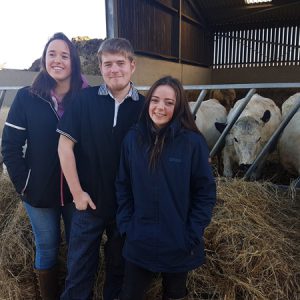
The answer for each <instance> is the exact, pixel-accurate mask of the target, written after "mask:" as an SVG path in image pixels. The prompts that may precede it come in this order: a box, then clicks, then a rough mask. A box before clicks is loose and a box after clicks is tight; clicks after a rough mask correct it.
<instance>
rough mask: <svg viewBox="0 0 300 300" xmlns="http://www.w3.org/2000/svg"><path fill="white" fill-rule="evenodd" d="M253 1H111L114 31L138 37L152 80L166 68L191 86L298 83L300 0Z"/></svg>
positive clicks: (109, 20)
mask: <svg viewBox="0 0 300 300" xmlns="http://www.w3.org/2000/svg"><path fill="white" fill-rule="evenodd" d="M247 2H250V0H247V1H246V0H201V1H198V0H155V1H154V0H151V1H149V0H131V1H120V0H115V1H108V0H107V1H106V5H107V8H108V9H107V18H106V21H107V33H108V36H120V37H124V38H128V39H129V40H130V41H132V43H133V46H134V48H135V49H136V52H137V54H139V55H141V61H142V64H143V65H145V68H147V75H149V77H150V78H149V80H150V79H151V77H155V74H158V76H160V75H162V74H163V73H164V71H165V70H166V69H167V70H168V71H170V72H172V73H173V74H175V75H176V76H177V77H179V78H180V79H181V80H182V81H183V83H185V84H220V83H231V84H232V83H257V82H298V78H299V77H298V74H299V65H300V52H299V45H300V26H299V24H300V2H299V1H297V0H273V1H258V0H254V1H252V2H254V3H249V4H248V3H247ZM147 58H148V59H147ZM150 58H156V59H157V60H153V59H152V60H151V59H150ZM229 70H230V72H228V71H229ZM142 71H143V72H144V69H143V70H142ZM153 73H154V74H153ZM141 75H142V74H138V76H137V77H138V78H139V79H140V78H141ZM139 84H147V82H145V83H143V82H141V83H139Z"/></svg>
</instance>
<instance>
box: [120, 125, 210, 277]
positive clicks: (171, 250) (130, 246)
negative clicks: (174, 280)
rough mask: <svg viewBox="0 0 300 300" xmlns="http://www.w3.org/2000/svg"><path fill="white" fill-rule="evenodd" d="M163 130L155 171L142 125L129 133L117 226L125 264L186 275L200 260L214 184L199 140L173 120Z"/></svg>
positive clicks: (205, 151) (121, 166)
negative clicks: (120, 236)
mask: <svg viewBox="0 0 300 300" xmlns="http://www.w3.org/2000/svg"><path fill="white" fill-rule="evenodd" d="M167 130H168V131H167V138H166V140H165V145H164V148H163V150H162V153H161V156H160V159H159V161H158V164H157V166H156V168H155V169H154V170H150V169H149V166H148V156H149V146H150V145H149V143H148V142H147V137H146V128H145V126H144V124H142V123H139V124H138V125H137V126H135V127H134V128H133V129H131V130H130V131H129V133H128V134H127V136H126V138H125V140H124V143H123V147H122V154H121V160H120V168H119V173H118V177H117V180H116V190H117V202H118V212H117V224H118V227H119V230H120V233H121V234H122V235H126V240H125V245H124V249H123V255H124V257H125V258H126V259H127V260H128V261H131V262H132V263H135V264H137V265H139V266H141V267H143V268H145V269H147V270H150V271H152V272H185V271H189V270H192V269H194V268H196V267H198V266H200V265H201V264H202V263H203V262H204V242H203V233H204V229H205V227H206V226H207V225H208V224H209V222H210V220H211V215H212V210H213V207H214V204H215V201H216V186H215V181H214V178H213V175H212V170H211V167H210V165H209V163H208V157H209V153H208V147H207V144H206V142H205V140H204V138H203V136H202V135H201V134H198V133H195V132H192V131H190V130H186V129H184V128H182V127H181V126H180V125H179V123H178V122H176V121H175V122H173V123H172V124H171V125H170V126H169V128H168V129H167ZM152 140H154V139H152Z"/></svg>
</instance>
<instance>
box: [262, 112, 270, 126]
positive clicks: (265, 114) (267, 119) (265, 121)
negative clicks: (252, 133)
mask: <svg viewBox="0 0 300 300" xmlns="http://www.w3.org/2000/svg"><path fill="white" fill-rule="evenodd" d="M270 118H271V112H270V111H269V110H268V109H267V110H266V111H265V112H264V115H263V116H262V117H261V120H262V121H263V122H264V123H267V122H268V121H269V120H270Z"/></svg>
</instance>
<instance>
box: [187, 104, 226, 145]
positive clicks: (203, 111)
mask: <svg viewBox="0 0 300 300" xmlns="http://www.w3.org/2000/svg"><path fill="white" fill-rule="evenodd" d="M189 105H190V108H191V109H193V107H194V105H195V102H189ZM226 117H227V112H226V108H225V107H224V106H223V105H221V104H220V102H219V101H218V100H216V99H209V100H206V101H203V102H202V103H201V105H200V108H199V109H198V111H197V113H196V120H195V122H196V125H197V127H198V129H199V130H200V132H201V133H202V134H203V135H204V137H205V139H206V142H207V144H208V147H209V149H210V150H211V149H212V148H213V146H214V145H215V143H216V141H217V140H218V138H219V136H220V132H219V131H218V130H217V129H216V127H215V123H216V122H220V123H225V122H226Z"/></svg>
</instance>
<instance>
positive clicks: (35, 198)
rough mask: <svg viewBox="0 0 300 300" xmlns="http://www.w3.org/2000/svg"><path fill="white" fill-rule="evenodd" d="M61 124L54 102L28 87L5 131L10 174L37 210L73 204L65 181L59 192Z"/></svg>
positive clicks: (17, 99) (5, 157)
mask: <svg viewBox="0 0 300 300" xmlns="http://www.w3.org/2000/svg"><path fill="white" fill-rule="evenodd" d="M58 120H59V117H58V115H57V113H56V111H55V109H54V107H53V105H52V101H51V100H50V99H45V98H43V97H40V96H39V95H34V94H32V93H31V92H30V88H29V87H25V88H22V89H20V90H19V91H18V93H17V95H16V97H15V99H14V102H13V104H12V106H11V108H10V111H9V113H8V117H7V120H6V122H5V126H4V129H3V135H2V155H3V160H4V163H5V165H6V167H7V171H8V174H9V176H10V178H11V180H12V182H13V184H14V186H15V189H16V191H17V192H18V193H19V194H21V195H22V199H23V200H24V201H26V202H28V203H29V204H30V205H31V206H34V207H56V206H59V205H61V202H62V201H64V203H66V202H70V201H71V200H72V198H71V194H70V192H69V189H68V186H67V184H66V182H65V180H64V179H63V180H64V183H63V185H62V188H63V193H62V195H61V192H60V189H61V176H62V174H61V169H60V164H59V158H58V153H57V146H58V139H59V134H58V133H57V132H56V128H57V123H58ZM26 143H27V149H26V151H25V155H23V151H22V150H23V146H24V145H25V144H26ZM61 196H62V197H61Z"/></svg>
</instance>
